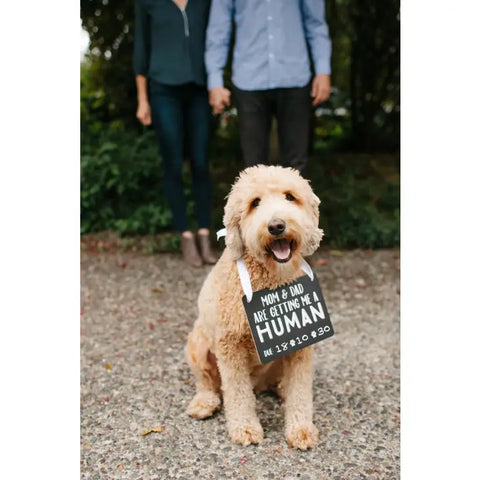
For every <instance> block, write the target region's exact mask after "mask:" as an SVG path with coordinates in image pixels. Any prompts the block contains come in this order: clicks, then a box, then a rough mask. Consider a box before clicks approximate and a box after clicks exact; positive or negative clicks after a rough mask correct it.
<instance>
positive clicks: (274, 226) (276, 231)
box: [268, 218, 287, 235]
mask: <svg viewBox="0 0 480 480" xmlns="http://www.w3.org/2000/svg"><path fill="white" fill-rule="evenodd" d="M286 227H287V225H286V224H285V222H284V221H283V220H280V219H279V218H274V219H273V220H270V222H268V231H269V232H270V233H271V234H272V235H281V234H282V233H283V232H284V231H285V228H286Z"/></svg>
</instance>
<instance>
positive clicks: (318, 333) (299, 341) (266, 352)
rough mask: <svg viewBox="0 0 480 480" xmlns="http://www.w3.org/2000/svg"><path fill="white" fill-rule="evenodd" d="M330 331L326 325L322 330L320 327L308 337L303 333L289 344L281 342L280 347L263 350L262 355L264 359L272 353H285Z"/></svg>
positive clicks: (275, 346)
mask: <svg viewBox="0 0 480 480" xmlns="http://www.w3.org/2000/svg"><path fill="white" fill-rule="evenodd" d="M330 331H331V328H330V327H329V326H328V325H325V327H324V328H322V327H320V328H318V329H317V330H316V331H315V330H312V331H311V332H310V335H307V334H306V333H304V334H303V335H302V338H300V337H295V338H292V339H291V340H290V341H289V342H283V343H281V344H280V345H274V346H273V347H272V348H269V349H268V350H264V351H263V355H264V356H265V357H270V356H272V355H273V353H274V352H276V353H282V352H286V351H287V350H288V349H289V348H290V347H295V346H296V345H301V344H302V343H304V342H308V340H309V339H310V338H317V337H321V336H322V335H325V334H326V333H328V332H330Z"/></svg>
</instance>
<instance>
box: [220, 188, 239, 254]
mask: <svg viewBox="0 0 480 480" xmlns="http://www.w3.org/2000/svg"><path fill="white" fill-rule="evenodd" d="M236 203H237V202H235V199H234V198H233V197H232V195H229V197H228V201H227V204H226V205H225V215H224V216H223V224H224V225H225V228H226V230H227V235H226V237H225V245H226V246H227V248H228V250H229V251H230V254H231V256H232V258H233V259H234V260H238V259H239V258H241V256H242V255H243V242H242V237H241V235H240V212H239V208H238V206H237V205H236Z"/></svg>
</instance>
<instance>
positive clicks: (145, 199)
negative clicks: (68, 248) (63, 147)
mask: <svg viewBox="0 0 480 480" xmlns="http://www.w3.org/2000/svg"><path fill="white" fill-rule="evenodd" d="M87 140H88V141H87ZM162 181H163V175H162V168H161V158H160V156H159V154H158V148H157V144H156V141H155V138H154V136H153V133H152V132H146V133H144V134H140V135H139V134H137V133H136V132H132V131H129V132H126V131H123V129H122V128H121V126H118V125H113V126H110V128H109V129H106V130H104V131H101V132H100V133H99V134H94V135H88V136H87V138H86V139H85V138H84V139H82V153H81V212H82V233H87V232H94V231H99V230H115V231H116V232H118V233H120V234H127V233H128V234H131V233H136V234H146V233H155V232H158V231H161V230H162V229H167V228H169V227H170V226H171V220H172V219H171V214H170V211H169V209H168V207H167V205H166V201H165V198H164V195H163V185H162Z"/></svg>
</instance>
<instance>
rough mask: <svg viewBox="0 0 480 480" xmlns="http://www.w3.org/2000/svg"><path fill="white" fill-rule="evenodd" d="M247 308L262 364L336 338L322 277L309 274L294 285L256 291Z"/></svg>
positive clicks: (246, 305) (246, 304) (244, 298)
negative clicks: (324, 295)
mask: <svg viewBox="0 0 480 480" xmlns="http://www.w3.org/2000/svg"><path fill="white" fill-rule="evenodd" d="M243 305H244V307H245V311H246V313H247V318H248V323H249V325H250V330H251V332H252V336H253V339H254V341H255V347H256V348H257V353H258V357H259V359H260V361H261V362H262V364H265V363H268V362H271V361H272V360H275V359H277V358H280V357H283V356H284V355H288V354H290V353H293V352H295V351H296V350H300V349H301V348H305V347H308V346H309V345H312V344H314V343H317V342H320V341H321V340H325V339H326V338H328V337H331V336H332V335H333V327H332V323H331V322H330V317H329V315H328V311H327V306H326V305H325V300H324V299H323V295H322V291H321V289H320V284H319V282H318V278H317V276H316V275H315V276H314V278H313V280H311V279H310V278H309V277H308V276H307V275H305V276H303V277H300V278H298V279H297V280H295V281H294V282H293V283H290V284H288V285H285V286H283V287H279V288H276V289H275V290H270V289H268V288H265V289H263V290H259V291H258V292H253V297H252V299H251V301H250V302H248V301H247V297H246V296H245V295H244V296H243Z"/></svg>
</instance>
